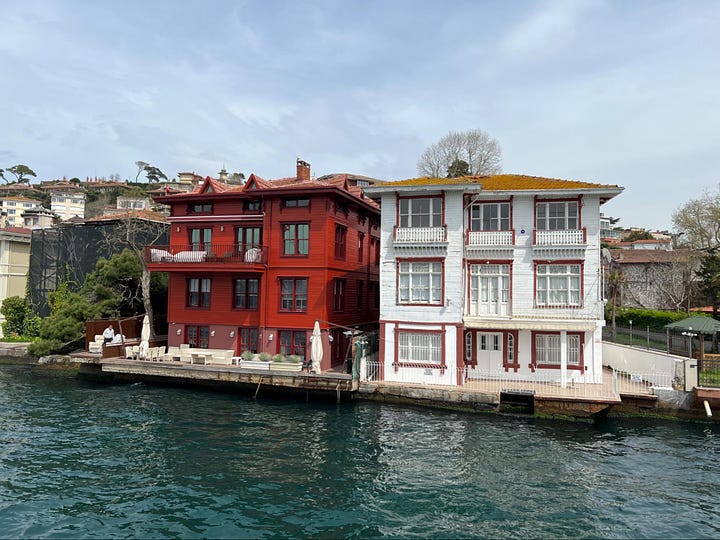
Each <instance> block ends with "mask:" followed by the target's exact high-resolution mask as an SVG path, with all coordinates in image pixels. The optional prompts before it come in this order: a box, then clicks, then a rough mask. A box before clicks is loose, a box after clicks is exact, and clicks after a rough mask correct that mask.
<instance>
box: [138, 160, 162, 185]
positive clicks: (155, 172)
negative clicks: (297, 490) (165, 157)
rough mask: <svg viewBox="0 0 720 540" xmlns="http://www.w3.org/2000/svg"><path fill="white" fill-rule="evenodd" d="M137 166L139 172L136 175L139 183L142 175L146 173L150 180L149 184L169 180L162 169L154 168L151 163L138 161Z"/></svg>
mask: <svg viewBox="0 0 720 540" xmlns="http://www.w3.org/2000/svg"><path fill="white" fill-rule="evenodd" d="M135 165H137V168H138V172H137V174H136V175H135V181H136V182H137V181H138V178H139V176H140V174H141V173H145V177H146V178H147V179H148V183H150V182H159V181H160V179H161V178H163V179H164V180H167V179H168V178H167V176H165V173H163V172H162V171H161V170H160V169H158V168H157V167H153V166H152V165H150V164H149V163H145V162H144V161H136V162H135Z"/></svg>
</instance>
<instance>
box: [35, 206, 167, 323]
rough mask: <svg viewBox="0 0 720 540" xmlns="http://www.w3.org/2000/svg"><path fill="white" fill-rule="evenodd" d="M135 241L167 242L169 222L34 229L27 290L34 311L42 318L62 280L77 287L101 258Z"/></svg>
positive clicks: (135, 221) (118, 221) (112, 222)
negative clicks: (51, 295)
mask: <svg viewBox="0 0 720 540" xmlns="http://www.w3.org/2000/svg"><path fill="white" fill-rule="evenodd" d="M133 243H134V244H135V245H136V246H144V245H153V244H163V245H165V244H167V243H168V224H167V223H159V222H154V221H146V220H141V219H133V220H122V219H115V220H103V221H94V222H86V223H63V224H61V225H59V226H56V227H53V228H50V229H35V230H33V231H32V237H31V243H30V270H29V273H28V289H29V296H30V303H31V304H32V307H33V309H34V310H35V312H36V313H37V314H38V315H40V316H41V317H47V316H48V315H50V305H49V302H48V300H49V295H50V293H51V292H53V291H55V290H56V288H57V286H58V285H59V284H60V283H63V282H67V283H69V284H70V288H71V289H72V290H78V289H79V288H80V287H81V286H82V284H83V283H85V278H86V276H87V275H88V274H89V273H90V272H92V271H93V270H94V269H95V265H96V263H97V261H98V260H99V259H100V258H101V257H103V258H105V259H109V258H110V257H112V256H113V255H115V254H117V253H121V252H122V251H123V250H124V249H125V248H126V247H130V245H132V244H133Z"/></svg>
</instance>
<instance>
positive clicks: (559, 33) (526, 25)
mask: <svg viewBox="0 0 720 540" xmlns="http://www.w3.org/2000/svg"><path fill="white" fill-rule="evenodd" d="M597 5H598V4H597V2H596V1H594V0H547V1H544V2H542V3H541V4H540V5H539V7H538V8H537V9H536V10H535V11H533V12H532V13H530V14H529V15H528V16H526V17H524V18H523V19H522V20H521V21H520V22H519V23H518V24H516V25H515V26H514V27H511V28H510V29H509V30H508V31H507V33H506V34H505V36H504V37H503V38H502V39H501V41H500V44H499V50H500V51H501V52H502V53H504V54H506V55H508V56H525V55H536V54H544V53H547V52H549V51H551V50H553V49H557V48H559V47H560V46H562V45H563V44H565V43H566V42H567V41H568V40H570V39H571V38H572V37H573V36H574V35H575V34H576V32H577V30H578V26H579V25H580V23H581V21H582V20H583V18H584V17H585V16H586V15H587V14H588V13H589V12H591V11H592V10H593V9H595V8H596V7H597Z"/></svg>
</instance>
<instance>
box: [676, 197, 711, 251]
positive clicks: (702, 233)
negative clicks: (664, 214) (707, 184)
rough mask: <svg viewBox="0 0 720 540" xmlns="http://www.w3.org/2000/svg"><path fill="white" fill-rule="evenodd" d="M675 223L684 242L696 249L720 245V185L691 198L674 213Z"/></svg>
mask: <svg viewBox="0 0 720 540" xmlns="http://www.w3.org/2000/svg"><path fill="white" fill-rule="evenodd" d="M672 220H673V225H674V226H675V230H676V231H677V233H678V236H679V235H683V243H684V244H686V245H687V246H688V247H693V248H695V249H704V248H712V247H718V246H720V185H719V186H718V190H717V191H715V192H710V191H705V192H704V193H703V194H702V195H700V197H698V198H697V199H690V200H689V201H688V202H686V203H685V204H683V205H682V206H680V207H679V208H678V209H677V210H675V212H673V214H672Z"/></svg>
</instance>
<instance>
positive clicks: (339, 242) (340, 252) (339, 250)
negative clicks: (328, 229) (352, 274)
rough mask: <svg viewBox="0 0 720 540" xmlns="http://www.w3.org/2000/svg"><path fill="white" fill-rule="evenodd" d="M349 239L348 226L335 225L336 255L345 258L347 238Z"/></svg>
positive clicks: (338, 257)
mask: <svg viewBox="0 0 720 540" xmlns="http://www.w3.org/2000/svg"><path fill="white" fill-rule="evenodd" d="M346 239H347V228H346V227H343V226H341V225H335V257H336V258H337V259H344V258H345V240H346Z"/></svg>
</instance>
